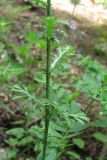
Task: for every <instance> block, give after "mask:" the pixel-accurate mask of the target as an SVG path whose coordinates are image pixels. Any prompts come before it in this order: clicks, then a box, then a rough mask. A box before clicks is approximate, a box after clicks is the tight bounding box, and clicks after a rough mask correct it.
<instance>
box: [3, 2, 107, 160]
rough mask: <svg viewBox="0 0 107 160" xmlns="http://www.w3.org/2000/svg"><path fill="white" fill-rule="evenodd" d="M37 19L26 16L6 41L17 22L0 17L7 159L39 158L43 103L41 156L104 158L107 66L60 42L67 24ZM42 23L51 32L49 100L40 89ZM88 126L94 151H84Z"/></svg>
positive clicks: (57, 159) (42, 82)
mask: <svg viewBox="0 0 107 160" xmlns="http://www.w3.org/2000/svg"><path fill="white" fill-rule="evenodd" d="M38 2H39V1H38ZM40 2H41V1H40ZM3 4H4V3H3ZM40 4H41V3H40ZM9 5H10V7H12V6H11V4H9ZM19 10H20V9H19ZM23 10H25V7H24V8H23ZM16 11H17V9H16V10H15V13H16ZM18 12H19V11H18ZM12 14H13V13H12ZM11 16H12V15H11ZM15 20H16V18H15ZM39 20H40V21H42V23H43V24H40V23H39V22H38V23H36V24H34V26H33V27H34V29H32V24H31V22H26V21H25V22H26V24H25V25H24V29H25V30H21V31H20V35H19V39H20V40H19V41H18V39H17V38H15V39H14V38H13V39H11V38H12V37H11V36H10V37H11V38H10V39H8V40H7V38H5V37H6V36H8V37H9V35H10V33H12V30H13V29H14V25H15V26H17V23H16V22H15V23H11V21H9V18H8V19H7V18H1V20H0V34H1V42H0V56H1V57H0V64H1V65H0V77H1V78H0V86H1V87H0V92H1V94H0V97H1V98H2V97H3V99H2V100H1V107H0V108H1V109H3V111H6V112H7V113H8V114H9V115H10V116H11V119H10V121H9V122H8V125H6V121H3V123H2V119H1V126H2V128H3V130H1V133H2V134H5V135H6V138H4V139H3V143H4V144H5V146H6V147H7V148H8V153H7V155H6V160H7V159H8V160H12V159H14V160H15V159H16V160H19V159H20V158H23V159H25V160H41V154H42V149H43V135H44V125H45V122H44V110H45V107H46V106H49V107H50V108H49V111H50V126H49V136H48V147H47V152H46V160H50V159H51V160H62V159H64V158H65V157H66V158H69V159H73V160H83V159H84V160H95V158H97V159H99V160H101V158H102V157H103V159H102V160H104V158H105V157H106V152H104V150H106V145H107V140H106V139H107V135H106V132H105V131H106V129H105V128H106V127H107V123H106V122H107V96H106V95H107V69H106V67H105V66H103V65H102V64H100V63H99V62H98V61H95V60H93V59H92V58H91V56H83V55H81V54H79V53H78V52H77V53H76V51H75V49H74V47H73V46H72V45H71V46H68V45H66V44H65V41H64V42H63V41H62V40H63V39H64V37H66V36H67V34H66V33H65V30H66V27H68V28H69V25H68V24H67V23H66V22H62V21H60V22H59V21H58V22H57V18H56V17H51V18H47V19H46V18H42V19H41V18H40V19H39ZM12 22H14V21H13V20H12ZM44 24H48V27H49V28H50V30H52V33H53V35H54V36H53V37H51V38H52V39H51V40H52V53H51V56H52V59H51V66H50V72H51V81H50V95H51V96H50V99H49V100H47V99H46V98H45V92H44V91H45V89H46V86H45V83H46V79H45V77H46V69H45V68H46V61H45V58H46V51H45V49H46V26H45V25H44ZM58 25H63V30H59V29H58ZM52 26H54V27H53V28H52ZM69 29H70V28H69ZM16 35H17V30H16ZM16 35H15V37H17V36H16ZM48 36H50V35H48ZM103 36H104V35H103ZM48 38H49V37H48ZM13 42H14V43H13ZM60 42H61V44H60ZM5 97H7V99H8V101H5ZM13 104H15V107H14V109H13ZM4 122H5V124H4ZM88 130H89V133H88V137H89V138H90V140H92V141H93V145H94V143H96V141H97V142H98V143H99V144H101V148H100V151H99V154H97V155H96V154H94V155H93V154H92V153H91V151H90V153H88V152H87V151H86V148H87V145H90V143H89V140H88V139H87V135H86V134H87V132H88ZM90 130H92V132H90ZM83 153H85V154H83Z"/></svg>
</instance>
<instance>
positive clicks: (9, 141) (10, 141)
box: [5, 138, 19, 147]
mask: <svg viewBox="0 0 107 160" xmlns="http://www.w3.org/2000/svg"><path fill="white" fill-rule="evenodd" d="M5 142H6V143H7V144H9V145H10V146H12V147H15V146H17V145H18V144H19V142H18V140H17V139H16V138H9V139H6V140H5Z"/></svg>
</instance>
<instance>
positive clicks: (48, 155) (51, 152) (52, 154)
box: [36, 148, 57, 160]
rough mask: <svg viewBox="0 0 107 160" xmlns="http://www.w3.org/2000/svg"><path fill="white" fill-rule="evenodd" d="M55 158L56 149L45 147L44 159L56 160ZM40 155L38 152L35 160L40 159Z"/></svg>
mask: <svg viewBox="0 0 107 160" xmlns="http://www.w3.org/2000/svg"><path fill="white" fill-rule="evenodd" d="M56 158H57V150H56V149H53V148H52V149H47V152H46V158H45V160H56ZM42 159H43V158H42V155H41V154H39V156H38V157H37V159H36V160H42Z"/></svg>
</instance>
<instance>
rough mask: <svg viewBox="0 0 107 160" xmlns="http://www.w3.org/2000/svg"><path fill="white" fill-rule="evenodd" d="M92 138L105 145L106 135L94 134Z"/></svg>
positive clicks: (106, 141)
mask: <svg viewBox="0 0 107 160" xmlns="http://www.w3.org/2000/svg"><path fill="white" fill-rule="evenodd" d="M93 136H94V137H95V138H96V140H98V141H101V142H103V143H107V134H103V133H101V132H96V133H95V134H94V135H93Z"/></svg>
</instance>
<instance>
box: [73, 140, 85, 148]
mask: <svg viewBox="0 0 107 160" xmlns="http://www.w3.org/2000/svg"><path fill="white" fill-rule="evenodd" d="M73 143H74V144H76V145H77V146H78V147H79V148H80V149H83V148H84V145H85V143H84V141H83V140H82V139H80V138H73Z"/></svg>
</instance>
